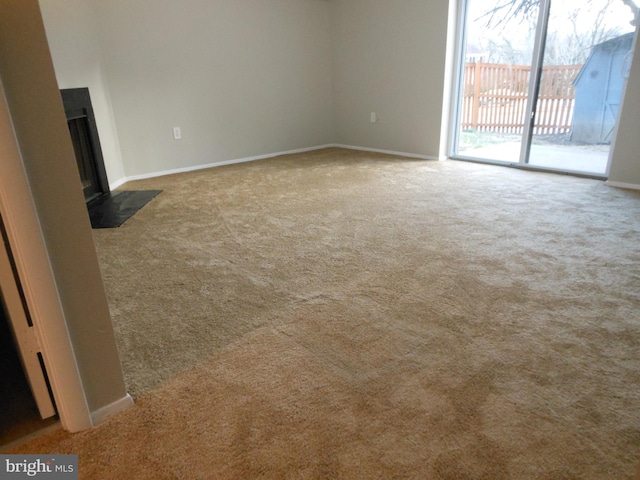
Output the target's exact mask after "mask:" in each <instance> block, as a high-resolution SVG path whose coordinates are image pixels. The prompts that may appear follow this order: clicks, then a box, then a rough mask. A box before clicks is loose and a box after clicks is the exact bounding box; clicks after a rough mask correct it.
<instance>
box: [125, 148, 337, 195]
mask: <svg viewBox="0 0 640 480" xmlns="http://www.w3.org/2000/svg"><path fill="white" fill-rule="evenodd" d="M329 147H335V145H333V144H327V145H317V146H315V147H307V148H299V149H296V150H287V151H284V152H275V153H267V154H264V155H256V156H254V157H243V158H234V159H232V160H223V161H221V162H213V163H206V164H204V165H195V166H193V167H184V168H175V169H171V170H163V171H160V172H152V173H143V174H141V175H131V176H130V177H125V178H124V179H123V181H121V182H120V183H119V185H118V186H120V185H122V184H124V183H126V182H130V181H133V180H145V179H147V178H155V177H162V176H165V175H174V174H176V173H186V172H193V171H196V170H205V169H207V168H214V167H222V166H224V165H234V164H236V163H246V162H254V161H256V160H264V159H266V158H273V157H279V156H280V155H291V154H294V153H304V152H312V151H314V150H322V149H323V148H329Z"/></svg>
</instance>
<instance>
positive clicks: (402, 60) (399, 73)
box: [333, 0, 449, 158]
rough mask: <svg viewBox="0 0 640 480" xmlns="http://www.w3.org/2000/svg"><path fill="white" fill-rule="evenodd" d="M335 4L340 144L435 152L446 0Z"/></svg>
mask: <svg viewBox="0 0 640 480" xmlns="http://www.w3.org/2000/svg"><path fill="white" fill-rule="evenodd" d="M333 4H334V27H333V28H334V29H333V38H334V44H333V47H334V108H335V122H336V132H337V142H338V143H341V144H346V145H356V146H361V147H362V146H364V147H368V148H376V149H382V150H392V151H400V152H405V153H413V154H419V155H425V156H430V157H434V158H437V157H439V155H440V153H441V149H440V145H441V134H442V118H443V115H442V114H443V104H444V103H445V101H446V99H444V98H443V96H444V92H445V91H446V90H447V89H446V88H445V76H446V66H447V63H446V59H447V55H446V51H447V50H446V49H447V27H448V13H449V2H448V1H425V0H394V1H389V0H333ZM447 106H448V104H447ZM371 112H376V113H377V114H378V115H379V116H380V120H379V122H377V123H375V124H372V123H370V117H369V116H370V113H371ZM445 128H446V127H445Z"/></svg>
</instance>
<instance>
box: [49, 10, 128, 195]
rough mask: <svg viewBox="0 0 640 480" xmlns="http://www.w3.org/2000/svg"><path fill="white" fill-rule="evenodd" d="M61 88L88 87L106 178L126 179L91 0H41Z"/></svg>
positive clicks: (95, 16) (112, 179)
mask: <svg viewBox="0 0 640 480" xmlns="http://www.w3.org/2000/svg"><path fill="white" fill-rule="evenodd" d="M40 9H41V11H42V16H43V19H44V24H45V29H46V32H47V39H48V42H49V49H50V51H51V56H52V57H53V63H54V68H55V72H56V78H57V80H58V86H59V88H61V89H63V88H80V87H88V88H89V94H90V95H91V103H92V106H93V111H94V114H95V117H96V124H97V126H98V135H99V136H100V145H101V147H102V154H103V157H104V163H105V168H106V171H107V178H108V180H109V183H110V184H111V185H117V184H118V183H120V182H121V181H122V180H123V179H124V176H125V175H124V165H123V163H122V156H121V153H120V143H119V140H118V134H117V129H116V124H115V119H114V116H113V109H112V106H111V93H110V91H109V84H108V81H107V78H106V73H105V71H104V67H103V64H102V48H101V40H100V24H99V22H98V18H97V15H96V13H95V10H94V9H93V5H92V3H91V2H90V0H65V1H64V2H60V1H59V0H40Z"/></svg>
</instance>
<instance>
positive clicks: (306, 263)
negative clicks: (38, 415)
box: [15, 149, 640, 480]
mask: <svg viewBox="0 0 640 480" xmlns="http://www.w3.org/2000/svg"><path fill="white" fill-rule="evenodd" d="M126 188H130V189H147V188H152V189H161V190H163V193H161V194H160V195H159V196H158V197H156V198H155V199H154V200H153V201H151V202H150V203H149V204H148V205H147V206H146V207H145V208H144V209H143V210H142V211H140V212H139V213H138V214H136V216H134V217H133V218H132V219H131V220H129V221H128V222H127V223H126V224H125V225H124V226H123V227H121V228H119V229H114V230H100V231H95V239H96V244H97V248H98V253H99V256H100V261H101V265H102V268H103V273H104V278H105V282H106V286H107V290H108V295H109V299H110V304H111V308H112V315H113V321H114V327H115V330H116V334H117V339H118V343H119V348H120V351H121V356H122V361H123V368H124V370H125V375H126V379H127V382H128V385H129V388H130V391H131V392H132V393H133V394H134V396H135V397H136V405H135V406H134V407H133V408H131V409H130V410H128V411H126V412H124V413H122V414H120V415H117V416H116V417H113V418H112V419H110V420H109V421H107V422H106V423H104V424H103V425H101V426H99V427H97V428H95V429H93V430H91V431H88V432H83V433H80V434H76V435H69V434H67V433H64V432H58V433H54V434H50V435H48V436H45V437H43V438H41V439H38V440H35V441H32V442H30V443H28V444H26V445H25V446H23V447H20V448H18V449H16V450H15V452H38V453H45V452H59V453H77V454H79V458H80V478H88V479H103V478H104V479H107V478H135V479H164V478H167V479H169V478H171V479H173V478H180V479H183V478H189V479H198V478H242V479H245V478H246V479H253V478H274V479H280V478H349V479H350V478H354V479H368V478H385V479H386V478H416V479H487V480H499V479H615V480H619V479H625V478H631V477H632V476H633V472H634V469H635V466H636V464H637V460H638V457H639V455H640V388H639V385H640V309H639V308H638V307H639V306H640V242H639V239H640V193H639V192H631V191H625V190H618V189H614V188H610V187H607V186H606V185H604V184H603V183H602V182H600V181H595V180H588V179H580V178H574V177H569V176H561V175H552V174H542V173H532V172H525V171H521V170H514V169H508V168H501V167H493V166H485V165H476V164H470V163H463V162H454V161H447V162H429V161H419V160H411V159H406V158H394V157H391V156H384V155H378V154H370V153H362V152H352V151H345V150H339V149H328V150H322V151H317V152H313V153H308V154H299V155H292V156H284V157H279V158H274V159H270V160H265V161H259V162H254V163H251V164H243V165H234V166H227V167H220V168H216V169H211V170H207V171H200V172H193V173H188V174H180V175H174V176H168V177H163V178H156V179H151V180H145V181H138V182H132V183H130V184H127V185H126Z"/></svg>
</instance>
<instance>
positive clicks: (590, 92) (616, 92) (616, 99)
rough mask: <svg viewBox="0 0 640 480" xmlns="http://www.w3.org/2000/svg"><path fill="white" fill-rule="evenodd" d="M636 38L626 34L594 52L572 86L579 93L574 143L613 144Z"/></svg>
mask: <svg viewBox="0 0 640 480" xmlns="http://www.w3.org/2000/svg"><path fill="white" fill-rule="evenodd" d="M633 35H634V34H633V33H627V34H625V35H621V36H619V37H615V38H612V39H611V40H607V41H606V42H602V43H599V44H598V45H595V46H594V47H593V48H592V50H591V53H590V54H589V58H587V61H586V62H585V64H584V65H583V66H582V69H581V70H580V73H578V76H577V77H576V79H575V80H574V82H573V84H574V85H575V87H576V93H575V107H574V111H573V123H572V128H571V140H573V141H577V142H585V143H591V144H595V143H603V144H608V143H611V141H612V139H613V129H614V127H615V123H616V118H617V116H618V108H619V106H620V100H621V99H622V90H623V88H624V81H625V78H624V77H625V75H626V70H627V69H628V67H629V65H628V55H629V54H630V53H631V48H632V46H633Z"/></svg>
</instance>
